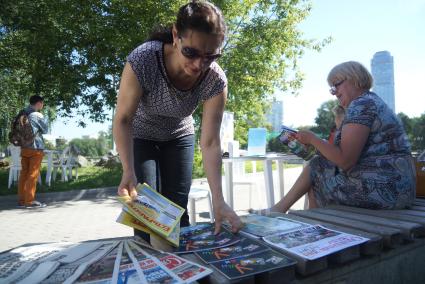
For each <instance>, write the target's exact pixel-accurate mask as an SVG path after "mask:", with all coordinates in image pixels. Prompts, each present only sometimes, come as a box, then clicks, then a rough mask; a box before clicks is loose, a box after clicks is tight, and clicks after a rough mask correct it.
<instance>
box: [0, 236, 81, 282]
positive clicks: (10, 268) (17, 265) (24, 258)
mask: <svg viewBox="0 0 425 284" xmlns="http://www.w3.org/2000/svg"><path fill="white" fill-rule="evenodd" d="M72 245H73V244H72V243H49V244H41V245H34V246H30V247H19V248H16V249H13V250H10V251H7V252H4V253H2V254H0V283H11V282H13V281H15V280H16V279H18V278H19V279H22V278H21V275H23V274H25V275H26V276H28V275H29V274H30V273H27V272H28V271H34V270H35V269H36V268H37V266H34V264H37V263H39V262H37V261H42V260H43V259H46V258H47V257H49V256H51V255H53V254H54V253H56V252H58V251H61V250H63V249H66V248H69V247H71V246H72Z"/></svg>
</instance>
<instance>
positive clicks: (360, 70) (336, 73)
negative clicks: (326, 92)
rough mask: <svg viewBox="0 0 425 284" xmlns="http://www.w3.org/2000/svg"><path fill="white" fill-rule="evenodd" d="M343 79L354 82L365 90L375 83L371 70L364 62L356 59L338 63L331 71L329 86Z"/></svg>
mask: <svg viewBox="0 0 425 284" xmlns="http://www.w3.org/2000/svg"><path fill="white" fill-rule="evenodd" d="M342 80H348V81H350V82H352V83H353V84H354V86H356V87H357V88H359V89H361V90H363V91H368V90H370V89H371V88H372V84H373V79H372V75H371V74H370V72H369V71H368V70H367V69H366V68H365V67H364V66H363V65H362V64H360V63H359V62H356V61H347V62H343V63H341V64H338V65H336V66H335V67H334V68H332V70H331V71H330V72H329V75H328V84H329V86H333V85H335V84H336V83H338V82H340V81H342Z"/></svg>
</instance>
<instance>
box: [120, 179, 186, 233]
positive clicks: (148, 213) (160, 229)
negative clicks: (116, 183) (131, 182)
mask: <svg viewBox="0 0 425 284" xmlns="http://www.w3.org/2000/svg"><path fill="white" fill-rule="evenodd" d="M137 192H138V195H137V199H136V200H132V199H131V197H129V196H119V197H117V199H118V201H119V202H121V203H122V204H123V205H124V208H125V211H126V212H127V213H130V214H131V215H133V217H135V218H136V219H137V220H139V221H140V222H142V223H143V224H145V225H146V226H147V227H148V228H149V229H150V230H152V231H153V232H155V233H156V234H158V235H159V236H161V237H164V238H166V237H169V236H170V235H171V234H172V233H173V230H174V229H175V227H176V226H178V225H179V222H180V218H181V216H182V215H183V213H184V209H183V208H182V207H180V206H179V205H177V204H175V203H173V202H172V201H171V200H169V199H167V198H166V197H164V196H163V195H161V194H160V193H158V192H156V191H155V190H153V189H152V188H151V187H150V186H149V185H147V184H146V183H144V184H139V185H138V186H137Z"/></svg>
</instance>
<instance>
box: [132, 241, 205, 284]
mask: <svg viewBox="0 0 425 284" xmlns="http://www.w3.org/2000/svg"><path fill="white" fill-rule="evenodd" d="M130 246H131V247H133V248H134V250H133V251H139V252H142V253H143V254H144V255H146V256H148V257H150V258H152V259H154V260H155V261H156V262H157V263H161V265H163V266H164V267H165V268H166V269H167V270H169V271H171V273H172V274H173V275H175V276H176V277H177V278H178V279H179V281H180V282H182V283H192V282H194V281H197V280H199V279H201V278H204V277H205V276H208V275H209V274H211V273H212V272H213V271H212V270H211V269H209V268H206V267H204V266H202V265H199V264H197V263H194V262H191V261H189V260H186V259H184V258H181V257H179V256H177V255H175V254H172V253H166V252H161V251H153V250H152V249H146V248H144V249H142V248H140V247H139V246H138V245H137V244H136V243H134V242H131V243H130Z"/></svg>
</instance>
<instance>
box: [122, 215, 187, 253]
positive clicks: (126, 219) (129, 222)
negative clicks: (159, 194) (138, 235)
mask: <svg viewBox="0 0 425 284" xmlns="http://www.w3.org/2000/svg"><path fill="white" fill-rule="evenodd" d="M116 222H117V223H121V224H123V225H126V226H129V227H132V228H134V229H137V230H140V231H143V232H145V233H147V234H150V235H152V234H153V235H158V234H156V233H155V232H153V231H152V230H151V229H149V227H148V226H146V225H145V224H144V223H142V222H140V221H139V220H138V219H136V217H134V216H133V215H131V214H130V213H128V212H127V211H126V209H123V211H121V214H120V215H119V216H118V218H117V220H116ZM179 236H180V222H179V223H177V225H176V226H175V227H174V229H173V231H172V232H171V234H170V235H169V236H168V237H164V238H165V240H166V241H167V242H169V243H170V244H171V245H172V246H174V247H178V246H179Z"/></svg>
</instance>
